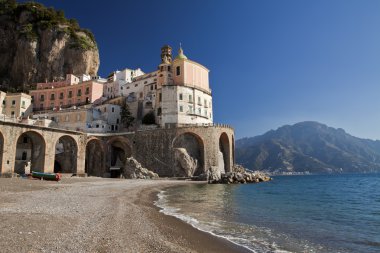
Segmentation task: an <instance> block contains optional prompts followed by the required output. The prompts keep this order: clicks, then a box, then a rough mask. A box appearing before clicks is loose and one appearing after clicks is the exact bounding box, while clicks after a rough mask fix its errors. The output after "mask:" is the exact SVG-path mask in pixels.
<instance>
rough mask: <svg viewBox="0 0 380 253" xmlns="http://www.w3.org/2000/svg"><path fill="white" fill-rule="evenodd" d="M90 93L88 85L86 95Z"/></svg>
mask: <svg viewBox="0 0 380 253" xmlns="http://www.w3.org/2000/svg"><path fill="white" fill-rule="evenodd" d="M88 94H90V87H86V95H88Z"/></svg>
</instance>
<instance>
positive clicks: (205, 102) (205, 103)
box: [203, 99, 207, 107]
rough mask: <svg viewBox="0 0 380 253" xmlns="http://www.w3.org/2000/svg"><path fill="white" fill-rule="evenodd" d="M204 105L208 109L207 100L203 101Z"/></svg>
mask: <svg viewBox="0 0 380 253" xmlns="http://www.w3.org/2000/svg"><path fill="white" fill-rule="evenodd" d="M203 104H204V106H205V107H207V100H206V99H205V100H204V101H203Z"/></svg>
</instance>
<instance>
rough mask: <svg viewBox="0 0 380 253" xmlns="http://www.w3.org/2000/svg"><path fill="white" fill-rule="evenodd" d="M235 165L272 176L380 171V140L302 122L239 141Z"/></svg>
mask: <svg viewBox="0 0 380 253" xmlns="http://www.w3.org/2000/svg"><path fill="white" fill-rule="evenodd" d="M236 162H237V163H239V164H241V165H243V166H245V167H247V168H249V169H253V170H265V171H269V172H272V173H285V172H310V173H356V172H363V173H366V172H380V141H373V140H368V139H360V138H357V137H354V136H351V135H349V134H347V133H346V132H345V131H344V130H343V129H341V128H339V129H335V128H332V127H328V126H326V125H324V124H320V123H318V122H310V121H308V122H301V123H297V124H294V125H285V126H282V127H280V128H278V129H277V130H271V131H269V132H267V133H265V134H263V135H260V136H256V137H252V138H243V139H240V140H237V141H236Z"/></svg>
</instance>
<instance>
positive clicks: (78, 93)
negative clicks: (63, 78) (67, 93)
mask: <svg viewBox="0 0 380 253" xmlns="http://www.w3.org/2000/svg"><path fill="white" fill-rule="evenodd" d="M77 96H78V97H80V96H82V90H81V89H79V90H78V91H77Z"/></svg>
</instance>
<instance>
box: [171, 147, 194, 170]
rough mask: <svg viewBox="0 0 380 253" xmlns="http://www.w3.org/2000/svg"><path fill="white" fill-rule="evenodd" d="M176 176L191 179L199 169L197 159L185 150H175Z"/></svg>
mask: <svg viewBox="0 0 380 253" xmlns="http://www.w3.org/2000/svg"><path fill="white" fill-rule="evenodd" d="M174 159H175V173H174V174H175V175H176V176H183V177H191V176H193V175H194V172H195V171H196V169H197V168H198V161H197V159H195V158H193V157H191V156H190V155H189V154H188V152H187V150H186V149H185V148H175V149H174Z"/></svg>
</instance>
